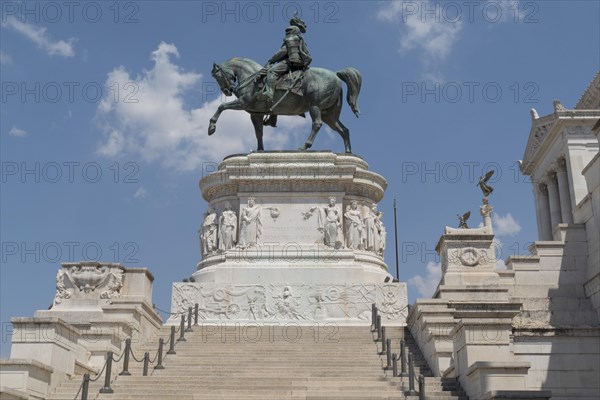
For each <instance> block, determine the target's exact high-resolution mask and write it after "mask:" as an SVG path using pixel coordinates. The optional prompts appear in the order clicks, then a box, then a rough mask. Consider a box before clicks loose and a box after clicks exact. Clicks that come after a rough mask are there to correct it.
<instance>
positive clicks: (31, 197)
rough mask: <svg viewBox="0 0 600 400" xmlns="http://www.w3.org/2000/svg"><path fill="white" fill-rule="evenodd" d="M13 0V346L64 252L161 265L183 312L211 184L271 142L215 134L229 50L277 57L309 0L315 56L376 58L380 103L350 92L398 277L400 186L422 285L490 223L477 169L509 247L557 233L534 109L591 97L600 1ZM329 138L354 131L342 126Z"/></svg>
mask: <svg viewBox="0 0 600 400" xmlns="http://www.w3.org/2000/svg"><path fill="white" fill-rule="evenodd" d="M1 4H2V9H1V12H2V16H1V18H2V19H1V22H2V25H1V27H0V35H1V36H0V45H1V53H0V61H1V64H0V68H1V70H0V72H1V82H2V91H1V94H2V99H1V103H0V106H1V110H0V140H1V152H0V155H1V158H2V191H1V195H0V200H1V226H0V233H1V236H2V237H1V242H2V260H1V261H2V263H1V268H0V304H1V305H0V312H1V315H0V319H1V321H2V331H3V339H2V348H1V354H2V356H7V355H8V348H9V345H8V343H7V339H6V337H5V334H4V333H5V332H6V331H8V330H9V327H8V325H7V323H8V322H9V321H10V318H11V317H13V316H31V315H32V314H33V313H34V312H35V310H37V309H45V308H47V307H48V306H49V305H50V304H51V302H52V299H53V296H54V292H55V287H54V277H55V274H56V270H57V268H58V267H59V264H60V262H65V261H79V260H82V259H84V258H92V259H93V258H100V259H101V260H103V261H109V262H122V263H124V264H125V266H144V267H148V268H150V269H151V271H152V272H153V274H154V275H155V277H156V281H155V286H154V301H155V303H156V305H157V306H158V307H159V308H161V309H163V310H167V309H169V307H170V292H171V282H173V281H179V280H181V279H182V278H183V277H186V276H189V275H190V274H191V273H192V272H193V271H194V270H195V265H196V263H197V262H198V261H199V258H200V254H199V249H198V241H197V233H196V232H197V229H198V227H199V225H200V223H201V220H202V215H203V213H204V211H205V209H206V204H205V203H204V201H203V200H202V198H201V196H200V193H199V190H198V186H197V184H198V180H199V179H200V178H201V177H202V174H203V173H204V171H206V170H209V169H210V168H213V166H214V163H215V162H218V161H219V160H221V159H222V157H223V156H225V155H227V154H230V153H238V152H247V151H249V150H250V149H254V148H255V146H256V143H255V139H254V135H253V130H252V127H251V123H250V120H249V118H248V117H247V115H245V114H244V113H242V112H225V113H224V114H223V115H222V117H221V120H220V121H219V126H218V131H217V133H216V134H215V135H214V136H212V137H210V138H209V137H208V136H207V134H206V129H207V126H208V118H210V116H211V115H212V113H213V112H214V110H215V108H216V106H217V104H218V103H219V102H220V101H222V100H223V98H222V97H221V96H220V95H218V94H215V83H214V81H213V79H212V78H211V77H210V70H211V67H212V63H213V61H216V62H222V61H224V60H226V59H228V58H230V57H234V56H243V57H249V58H252V59H255V60H257V61H258V62H260V63H264V62H266V60H268V59H269V58H270V57H271V55H272V54H273V53H274V52H275V51H276V50H277V49H278V48H279V46H280V44H281V39H282V37H283V31H284V29H285V27H286V26H287V22H288V20H289V17H290V16H291V15H292V14H293V12H294V11H295V10H296V9H297V10H299V11H300V12H301V13H302V17H303V19H305V20H306V22H307V24H308V32H307V33H306V34H305V39H306V42H307V43H308V46H309V49H310V52H311V55H312V57H313V60H314V61H313V66H321V67H326V68H329V69H332V70H339V69H341V68H343V67H345V66H354V67H356V68H357V69H359V70H360V72H361V73H362V76H363V87H362V91H361V94H360V97H359V106H360V109H361V112H362V116H361V118H360V119H356V118H355V117H354V116H353V115H352V113H351V111H350V110H349V108H348V107H347V106H345V108H344V111H343V114H342V121H344V123H345V124H346V125H347V126H348V127H349V129H350V131H351V139H352V146H353V150H354V152H355V153H356V154H358V155H360V156H361V157H363V158H364V159H365V160H367V161H368V162H369V164H370V168H371V169H372V170H374V171H376V172H378V173H380V174H382V175H383V176H385V177H386V178H387V180H388V183H389V186H388V190H387V192H386V196H385V198H384V200H383V201H382V202H381V203H380V205H379V209H380V210H382V211H384V213H385V219H384V222H385V223H386V225H387V228H388V232H390V234H389V235H388V246H387V248H388V251H387V254H386V260H387V262H388V265H389V267H390V271H392V272H394V273H395V262H394V253H393V249H394V246H393V241H392V240H393V235H392V234H391V232H392V231H393V211H392V202H393V199H394V197H395V198H396V199H397V204H398V236H399V243H400V249H401V255H400V278H401V279H402V280H404V281H409V297H410V299H411V300H413V299H414V298H416V297H419V296H422V295H425V294H427V293H428V292H429V291H431V287H432V284H434V283H437V279H438V277H439V266H438V265H437V264H436V263H437V258H436V256H435V253H434V247H435V244H436V242H437V240H438V239H439V236H440V234H441V233H442V232H443V228H444V226H446V225H452V226H455V225H456V223H457V219H456V214H457V213H461V214H462V213H463V212H465V211H467V210H471V211H472V212H473V216H472V217H471V218H472V219H471V221H470V222H471V223H472V224H474V225H476V224H478V223H479V222H480V217H479V215H478V212H477V211H478V207H479V205H480V201H481V194H480V192H479V191H478V189H477V188H476V187H475V184H476V181H477V178H478V177H479V175H482V174H483V173H485V171H486V170H487V169H488V168H493V169H496V170H497V173H496V176H495V178H494V180H495V182H494V183H493V186H494V187H495V188H496V191H495V192H494V194H493V196H492V198H491V203H492V205H493V206H494V209H495V214H496V219H495V223H496V229H497V233H498V239H499V240H500V241H501V243H502V257H503V258H505V257H507V256H509V255H510V254H515V253H525V252H526V248H527V245H528V243H530V242H531V241H533V240H535V239H536V238H537V229H536V223H535V212H534V208H533V199H532V195H531V185H530V183H529V182H528V181H527V179H526V177H523V176H521V175H520V174H519V173H518V168H517V160H519V159H521V158H522V155H523V151H524V147H525V144H526V141H527V137H528V134H529V128H530V115H529V109H530V108H531V107H535V108H536V109H537V110H538V112H539V114H540V115H545V114H548V113H550V112H551V111H552V101H553V100H554V99H555V98H558V99H560V100H561V101H562V103H563V104H564V105H565V106H566V107H573V106H574V105H575V103H576V102H577V100H578V99H579V96H580V95H581V94H582V93H583V91H584V90H585V88H586V87H587V85H588V83H589V82H590V81H591V79H592V78H593V76H594V74H595V72H596V71H597V70H598V68H599V65H600V54H599V52H600V50H599V49H600V43H599V37H600V31H599V30H600V25H599V17H600V6H599V4H600V3H598V2H597V1H538V2H527V1H520V2H517V1H479V2H473V3H469V4H471V5H470V6H469V5H466V4H465V2H450V1H449V2H440V3H437V2H427V1H417V2H406V1H405V2H390V1H388V2H371V1H370V2H367V1H343V2H331V1H330V2H314V1H311V2H291V3H288V2H277V1H275V2H271V3H268V2H262V1H259V2H220V1H209V2H199V1H170V2H163V1H130V2H120V3H114V2H102V1H97V2H75V3H73V6H66V5H64V3H63V2H23V3H21V2H9V1H2V3H1ZM115 4H116V5H115ZM69 7H72V8H69ZM427 10H433V11H432V13H427ZM499 11H500V13H499ZM309 130H310V126H309V122H308V121H304V120H302V119H300V118H287V119H286V118H283V119H282V120H281V121H280V127H279V128H277V129H276V130H273V129H271V128H268V129H267V132H266V134H265V146H266V148H267V149H295V148H297V147H299V146H300V145H301V144H302V143H303V141H304V139H305V137H306V136H307V134H308V132H309ZM313 149H321V150H327V149H331V150H333V151H336V152H341V151H343V145H342V143H341V140H339V137H338V136H337V135H333V134H332V133H331V132H327V131H325V130H323V131H322V132H321V134H320V136H318V138H317V140H316V142H315V145H314V147H313ZM28 171H29V172H28ZM100 253H101V254H100Z"/></svg>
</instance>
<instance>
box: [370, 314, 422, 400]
mask: <svg viewBox="0 0 600 400" xmlns="http://www.w3.org/2000/svg"><path fill="white" fill-rule="evenodd" d="M371 332H372V333H375V334H377V336H376V337H375V339H373V341H374V342H376V343H377V342H381V351H378V354H379V355H385V356H386V365H385V366H384V367H383V369H384V370H386V371H389V370H391V371H392V376H393V377H394V378H398V377H399V378H403V379H407V381H408V382H407V383H408V389H407V390H406V387H405V386H404V385H403V386H402V387H401V389H402V391H403V392H404V394H405V395H406V396H416V395H418V396H419V400H425V377H424V376H423V375H422V374H419V376H418V377H416V376H415V365H414V359H413V355H412V354H411V353H410V352H409V351H407V347H406V342H405V340H404V339H401V340H400V355H397V354H396V353H392V340H391V339H389V338H387V337H386V330H385V326H383V324H382V323H381V315H379V310H378V309H377V305H376V304H372V305H371ZM407 358H408V360H407ZM398 361H399V362H400V373H398ZM407 369H408V372H407ZM415 380H417V383H418V385H419V391H418V392H417V391H416V390H415Z"/></svg>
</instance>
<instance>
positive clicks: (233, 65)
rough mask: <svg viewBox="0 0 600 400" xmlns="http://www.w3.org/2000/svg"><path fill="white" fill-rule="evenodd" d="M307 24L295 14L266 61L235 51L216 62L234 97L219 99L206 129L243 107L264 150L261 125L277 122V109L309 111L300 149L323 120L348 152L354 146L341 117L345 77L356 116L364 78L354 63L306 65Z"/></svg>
mask: <svg viewBox="0 0 600 400" xmlns="http://www.w3.org/2000/svg"><path fill="white" fill-rule="evenodd" d="M305 31H306V25H305V24H304V22H303V21H301V20H300V19H298V18H297V17H294V18H292V20H291V21H290V26H289V27H288V28H287V29H286V37H285V39H284V42H283V45H282V46H281V48H280V49H279V51H277V53H276V54H275V55H274V56H273V57H271V59H270V60H269V62H268V63H267V65H265V66H264V67H263V66H261V65H260V64H258V63H257V62H255V61H253V60H250V59H247V58H239V57H234V58H231V59H229V60H227V61H225V62H223V63H221V64H213V68H212V76H213V77H214V78H215V80H216V81H217V83H218V84H219V87H220V89H221V91H222V92H223V93H224V94H225V95H226V96H231V95H235V96H236V97H237V98H236V99H235V100H233V101H230V102H227V103H222V104H220V105H219V108H218V109H217V112H216V113H215V114H214V115H213V116H212V118H211V119H210V124H209V127H208V134H209V135H212V134H213V133H215V131H216V129H217V121H218V119H219V116H220V115H221V113H222V112H223V111H225V110H243V111H246V112H248V113H249V114H250V119H251V121H252V124H253V125H254V133H255V134H256V140H257V142H258V147H257V150H264V145H263V127H264V126H265V125H271V126H275V125H276V118H277V117H276V116H277V115H300V116H304V113H306V112H308V113H309V114H310V117H311V119H312V129H311V132H310V135H309V136H308V138H307V139H306V142H305V143H304V146H303V147H301V148H300V150H308V149H309V148H310V147H311V146H312V144H313V142H314V140H315V137H316V136H317V133H318V132H319V129H320V128H321V125H323V122H324V123H326V124H327V125H328V126H329V127H330V128H331V129H332V130H334V131H335V132H337V133H338V134H339V135H340V136H341V137H342V139H343V140H344V147H345V151H346V153H351V152H352V147H351V146H350V132H349V130H348V128H346V127H345V126H344V124H342V122H341V121H340V120H339V116H340V113H341V111H342V104H343V91H342V82H345V83H346V85H347V86H348V93H347V95H346V101H347V102H348V104H349V105H350V108H351V109H352V111H353V112H354V114H355V115H356V116H357V117H358V116H359V115H360V111H359V110H358V104H357V101H358V95H359V93H360V88H361V84H362V77H361V75H360V72H358V70H356V69H355V68H352V67H347V68H344V69H342V70H341V71H337V72H333V71H330V70H327V69H324V68H314V67H308V64H310V62H311V60H312V59H311V58H310V55H309V53H308V48H307V46H306V43H305V42H304V39H303V38H302V37H301V33H304V32H305Z"/></svg>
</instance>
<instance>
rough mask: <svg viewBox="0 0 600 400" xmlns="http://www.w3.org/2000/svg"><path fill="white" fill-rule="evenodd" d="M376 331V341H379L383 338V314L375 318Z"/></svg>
mask: <svg viewBox="0 0 600 400" xmlns="http://www.w3.org/2000/svg"><path fill="white" fill-rule="evenodd" d="M375 331H376V332H377V339H375V341H376V342H379V341H380V340H381V315H378V316H377V318H375Z"/></svg>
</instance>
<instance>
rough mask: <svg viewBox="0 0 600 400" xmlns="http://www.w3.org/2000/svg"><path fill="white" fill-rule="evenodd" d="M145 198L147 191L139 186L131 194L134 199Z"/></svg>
mask: <svg viewBox="0 0 600 400" xmlns="http://www.w3.org/2000/svg"><path fill="white" fill-rule="evenodd" d="M146 196H148V191H147V190H146V189H144V187H143V186H140V187H139V188H138V190H136V191H135V193H134V194H133V198H134V199H145V198H146Z"/></svg>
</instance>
